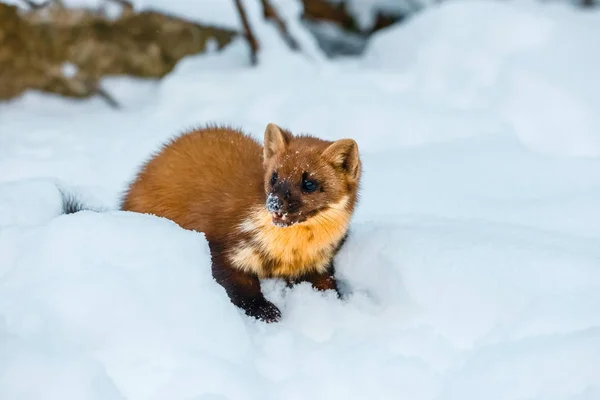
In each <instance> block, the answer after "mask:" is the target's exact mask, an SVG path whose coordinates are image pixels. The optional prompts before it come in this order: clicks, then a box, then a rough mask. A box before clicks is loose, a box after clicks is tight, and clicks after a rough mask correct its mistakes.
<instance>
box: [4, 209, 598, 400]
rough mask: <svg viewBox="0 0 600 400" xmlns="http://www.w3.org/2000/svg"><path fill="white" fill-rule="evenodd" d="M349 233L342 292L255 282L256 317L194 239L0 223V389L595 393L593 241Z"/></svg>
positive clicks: (207, 395)
mask: <svg viewBox="0 0 600 400" xmlns="http://www.w3.org/2000/svg"><path fill="white" fill-rule="evenodd" d="M353 232H354V233H353V235H352V236H351V237H350V239H349V241H348V243H347V245H346V246H345V247H344V248H343V250H342V252H341V253H340V254H339V257H338V259H337V266H338V278H339V279H340V282H341V286H342V289H343V291H344V292H345V293H346V298H345V300H344V301H339V300H338V299H336V298H335V296H334V295H333V294H332V293H318V292H316V291H314V290H313V289H312V288H311V287H310V286H309V285H308V284H302V285H299V286H297V287H295V288H293V289H291V290H290V289H287V288H285V287H284V284H283V283H282V282H280V281H275V280H272V281H265V282H264V283H263V289H264V291H265V293H266V295H267V297H268V298H270V299H271V300H272V301H274V302H275V303H276V304H277V305H278V306H279V307H280V308H281V310H282V312H283V314H284V317H283V320H282V321H281V322H280V323H278V324H272V325H266V324H262V323H260V322H257V321H255V320H253V319H250V318H248V317H246V316H244V315H243V313H242V312H241V311H240V310H238V309H236V308H235V307H233V306H232V305H231V304H230V303H229V300H228V299H227V297H226V295H225V293H224V291H223V290H222V288H221V287H220V286H219V285H218V284H216V283H215V282H214V281H213V280H212V279H211V276H210V256H209V253H208V247H207V244H206V240H205V239H204V237H203V235H202V234H201V233H197V232H190V231H186V230H183V229H181V228H179V227H177V226H176V225H175V224H174V223H172V222H171V221H168V220H165V219H162V218H156V217H153V216H149V215H140V214H135V213H127V212H108V213H103V214H99V213H92V212H81V213H77V214H72V215H67V216H60V217H58V218H55V219H53V220H51V221H49V222H45V223H43V224H40V225H37V226H20V227H8V228H4V229H2V230H1V231H0V252H1V254H2V255H3V258H2V260H1V261H0V282H1V285H0V316H2V319H1V320H0V321H2V323H1V324H0V337H2V343H4V344H3V345H2V346H0V354H1V355H3V357H2V358H0V360H1V361H0V394H2V395H3V397H2V398H26V399H41V398H56V399H58V398H78V399H85V400H88V399H89V400H96V399H100V398H103V399H109V400H121V399H125V398H126V399H132V400H138V399H139V400H142V399H144V400H146V399H148V400H159V399H164V398H169V399H172V400H189V399H252V400H254V399H256V400H259V399H272V400H275V399H298V400H300V399H306V398H311V399H317V400H320V399H322V400H326V399H331V398H345V399H364V398H365V397H367V396H374V397H375V398H378V399H390V400H391V399H396V398H398V397H402V398H406V397H408V398H411V399H440V400H454V399H478V398H482V397H485V398H489V399H494V400H496V399H497V400H503V399H508V398H511V399H512V398H536V399H537V398H539V399H542V398H543V399H547V398H551V399H554V398H556V399H559V398H565V399H566V398H569V396H574V395H578V394H581V393H584V391H586V390H587V391H589V393H596V392H597V390H598V387H597V383H598V378H599V377H600V375H599V373H598V371H597V368H595V365H596V363H597V360H598V358H599V357H600V329H599V327H600V316H599V315H598V313H597V309H598V307H599V306H600V294H599V293H600V269H599V268H598V265H599V262H600V248H599V247H598V246H597V242H596V241H595V240H586V239H583V238H581V237H577V236H569V235H562V234H558V233H550V232H546V231H544V230H539V229H531V228H522V227H519V226H515V225H511V224H494V223H486V222H475V221H468V220H454V219H443V218H425V217H421V218H418V219H398V218H396V219H395V220H394V221H387V222H385V221H384V220H383V219H379V220H376V221H373V222H360V223H356V224H354V228H353ZM542 370H543V371H544V372H543V373H538V372H534V371H542ZM31 379H34V380H35V381H36V383H37V384H36V385H31V384H30V382H31ZM52 396H54V397H52Z"/></svg>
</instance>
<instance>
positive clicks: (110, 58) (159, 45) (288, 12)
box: [0, 0, 598, 107]
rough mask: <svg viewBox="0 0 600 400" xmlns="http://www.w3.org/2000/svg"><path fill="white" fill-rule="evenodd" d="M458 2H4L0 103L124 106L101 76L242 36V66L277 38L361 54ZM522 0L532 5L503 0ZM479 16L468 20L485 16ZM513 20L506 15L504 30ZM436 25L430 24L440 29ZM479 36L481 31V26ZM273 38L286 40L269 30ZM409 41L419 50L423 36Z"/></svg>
mask: <svg viewBox="0 0 600 400" xmlns="http://www.w3.org/2000/svg"><path fill="white" fill-rule="evenodd" d="M453 1H454V0H445V1H431V0H426V1H424V0H195V1H191V0H174V1H167V0H139V1H131V2H130V1H128V0H2V1H0V100H3V101H9V100H11V99H14V98H17V97H19V96H21V95H22V94H23V93H24V92H25V91H28V90H35V91H42V92H46V93H55V94H58V95H62V96H68V97H72V98H87V97H90V96H101V97H102V98H104V99H105V101H106V102H107V103H108V104H109V105H111V106H113V107H118V106H119V103H120V102H119V100H118V99H117V98H115V97H114V96H113V95H111V93H110V92H108V91H107V90H105V89H103V88H102V84H101V81H102V79H103V78H104V77H111V76H131V77H140V78H147V79H160V78H162V77H164V76H166V75H168V74H169V73H171V72H172V71H173V69H174V68H175V67H176V65H177V64H178V62H180V61H181V60H182V59H183V58H185V57H188V56H193V55H202V54H207V53H210V52H213V51H219V50H222V49H224V48H227V47H228V46H231V45H232V44H233V43H235V42H236V41H240V40H242V41H244V42H246V46H247V47H248V49H247V53H248V54H247V56H246V57H245V58H242V59H240V60H238V62H239V65H240V66H241V65H247V66H248V67H251V66H255V65H257V64H260V63H261V60H260V57H259V55H260V53H261V51H265V50H268V48H269V47H270V46H272V45H273V42H274V41H276V40H278V39H279V40H280V41H282V42H284V43H285V44H286V46H287V48H288V50H289V51H291V52H299V53H303V54H305V55H306V56H307V57H308V58H310V56H311V55H312V56H314V57H315V58H319V57H325V58H328V59H336V58H342V57H343V58H348V57H350V58H360V57H362V56H364V54H365V48H366V47H368V45H369V43H370V42H371V41H372V40H373V38H374V36H377V33H378V32H380V31H382V30H389V29H390V27H397V26H400V25H403V24H405V23H406V22H407V21H408V20H411V19H412V18H415V17H417V16H419V14H421V13H423V12H424V11H426V10H428V9H429V8H432V7H433V8H437V7H439V6H440V3H451V2H453ZM515 2H516V3H519V4H527V3H530V1H529V0H512V1H509V0H507V1H502V2H501V3H502V4H512V3H515ZM537 2H538V3H539V4H540V5H546V6H547V7H553V6H556V5H557V4H560V5H565V6H569V7H570V8H572V9H574V10H579V11H581V12H585V11H589V12H596V7H595V6H596V5H597V4H598V1H597V0H539V1H537ZM481 3H487V2H486V1H482V2H481ZM490 12H491V13H493V12H492V10H490ZM455 17H456V18H458V19H460V18H461V16H460V15H457V16H455ZM472 17H473V18H472V19H471V20H468V19H465V20H464V21H462V22H461V23H462V24H465V25H472V24H478V23H481V21H479V20H478V18H477V16H476V15H473V16H472ZM449 18H451V17H449ZM446 22H451V21H446ZM510 23H511V22H510V20H507V24H508V25H507V26H506V29H507V32H509V31H510V30H511V29H510V26H509V25H510ZM259 24H261V25H262V24H266V25H268V26H269V29H267V30H265V29H261V27H258V26H257V25H259ZM436 25H437V24H433V25H432V26H431V27H430V28H431V29H432V30H435V29H437V28H438V27H437V26H436ZM484 29H485V28H484ZM430 33H431V32H430ZM482 33H483V32H482ZM473 34H474V35H477V31H476V30H475V29H473ZM522 34H523V35H528V33H526V32H523V33H522ZM272 35H278V36H279V37H278V38H271V37H268V38H267V37H265V36H272ZM384 35H385V34H384ZM412 39H413V40H415V41H416V43H415V44H414V45H415V46H417V47H418V46H419V43H418V41H419V40H420V39H421V38H420V37H413V38H412ZM421 40H422V39H421ZM523 40H527V38H523ZM390 44H391V45H390V46H389V47H388V48H387V51H388V52H391V53H393V52H396V51H398V52H402V50H403V47H402V46H398V47H395V46H394V45H393V44H394V43H390ZM455 44H457V45H459V44H460V43H455ZM315 52H317V53H318V55H316V54H315ZM409 56H410V54H398V55H397V57H398V58H403V57H409Z"/></svg>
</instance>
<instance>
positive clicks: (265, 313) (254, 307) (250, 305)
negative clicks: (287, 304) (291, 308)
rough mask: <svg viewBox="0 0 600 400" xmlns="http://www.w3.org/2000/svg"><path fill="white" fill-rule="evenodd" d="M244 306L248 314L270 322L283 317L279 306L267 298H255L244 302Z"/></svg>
mask: <svg viewBox="0 0 600 400" xmlns="http://www.w3.org/2000/svg"><path fill="white" fill-rule="evenodd" d="M242 308H243V309H244V311H245V312H246V315H249V316H251V317H254V318H256V319H259V320H261V321H264V322H267V323H270V322H278V321H279V320H280V319H281V311H279V308H277V306H276V305H275V304H273V303H271V302H270V301H269V300H267V299H265V298H254V299H251V300H248V301H245V302H243V304H242Z"/></svg>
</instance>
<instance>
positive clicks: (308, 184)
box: [302, 179, 317, 192]
mask: <svg viewBox="0 0 600 400" xmlns="http://www.w3.org/2000/svg"><path fill="white" fill-rule="evenodd" d="M302 190H304V191H305V192H314V191H315V190H317V182H315V181H311V180H308V179H305V180H303V181H302Z"/></svg>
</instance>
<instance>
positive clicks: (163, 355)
mask: <svg viewBox="0 0 600 400" xmlns="http://www.w3.org/2000/svg"><path fill="white" fill-rule="evenodd" d="M31 245H33V246H34V248H35V250H34V251H30V250H25V249H26V248H28V246H31ZM0 253H1V254H2V260H1V261H0V282H1V283H2V284H1V285H0V316H2V319H3V320H4V325H5V331H7V332H8V334H9V337H13V338H14V339H12V340H13V341H16V343H17V344H18V345H17V346H12V345H10V344H9V345H7V346H6V348H5V349H4V352H8V354H7V356H8V357H2V358H1V359H2V361H0V370H1V371H2V373H0V377H1V378H0V393H3V394H7V395H6V396H2V398H3V399H17V398H22V397H21V396H26V395H28V396H30V397H29V398H32V399H41V398H42V394H43V393H44V392H45V391H46V390H47V389H50V390H51V393H52V394H53V395H55V396H58V397H55V398H84V399H100V398H109V399H120V398H128V399H133V398H155V399H160V398H171V399H175V398H187V397H189V396H190V393H193V394H196V393H201V392H202V391H210V390H212V391H221V392H223V393H225V394H228V395H232V396H239V393H241V392H240V391H243V390H244V389H243V386H242V382H243V381H245V380H247V379H249V377H243V376H237V377H236V375H238V374H239V372H236V371H237V369H238V368H239V367H240V363H243V361H244V359H245V356H244V355H245V354H247V353H248V350H249V340H248V337H247V334H246V332H245V328H244V325H243V324H242V323H241V316H240V313H239V312H238V311H237V309H235V308H234V307H231V305H230V303H229V300H228V298H227V297H226V295H225V292H224V291H223V290H222V288H221V287H220V286H218V285H216V284H215V283H214V281H213V280H212V277H211V274H210V256H209V253H208V246H207V244H206V241H205V239H204V238H203V235H202V234H200V233H195V232H190V231H185V230H183V229H181V228H179V227H178V226H176V225H175V224H174V223H173V222H171V221H168V220H165V219H160V218H156V217H152V216H145V215H139V214H133V213H131V214H130V213H118V212H117V213H113V214H96V213H92V212H82V213H78V214H72V215H66V216H61V217H58V218H56V219H54V220H52V221H51V222H49V223H46V224H44V225H39V226H33V227H13V228H6V229H3V230H2V231H0ZM40 349H41V350H40ZM50 349H52V351H51V350H50ZM24 368H29V370H30V372H28V373H27V374H24V373H23V369H24ZM192 376H197V377H202V379H198V380H196V379H190V378H191V377H192ZM31 379H33V380H34V382H36V384H35V385H33V386H32V385H31ZM67 380H71V381H72V382H73V383H72V384H71V383H69V382H68V381H67ZM230 380H234V381H238V382H240V385H237V386H230V385H229V384H228V381H230ZM44 382H51V385H50V386H46V385H45V384H44ZM236 393H237V394H236ZM59 394H60V395H61V396H64V397H60V396H59ZM121 395H122V397H120V396H121ZM73 396H74V397H73ZM104 396H108V397H104ZM43 398H47V397H45V395H44V396H43Z"/></svg>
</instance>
